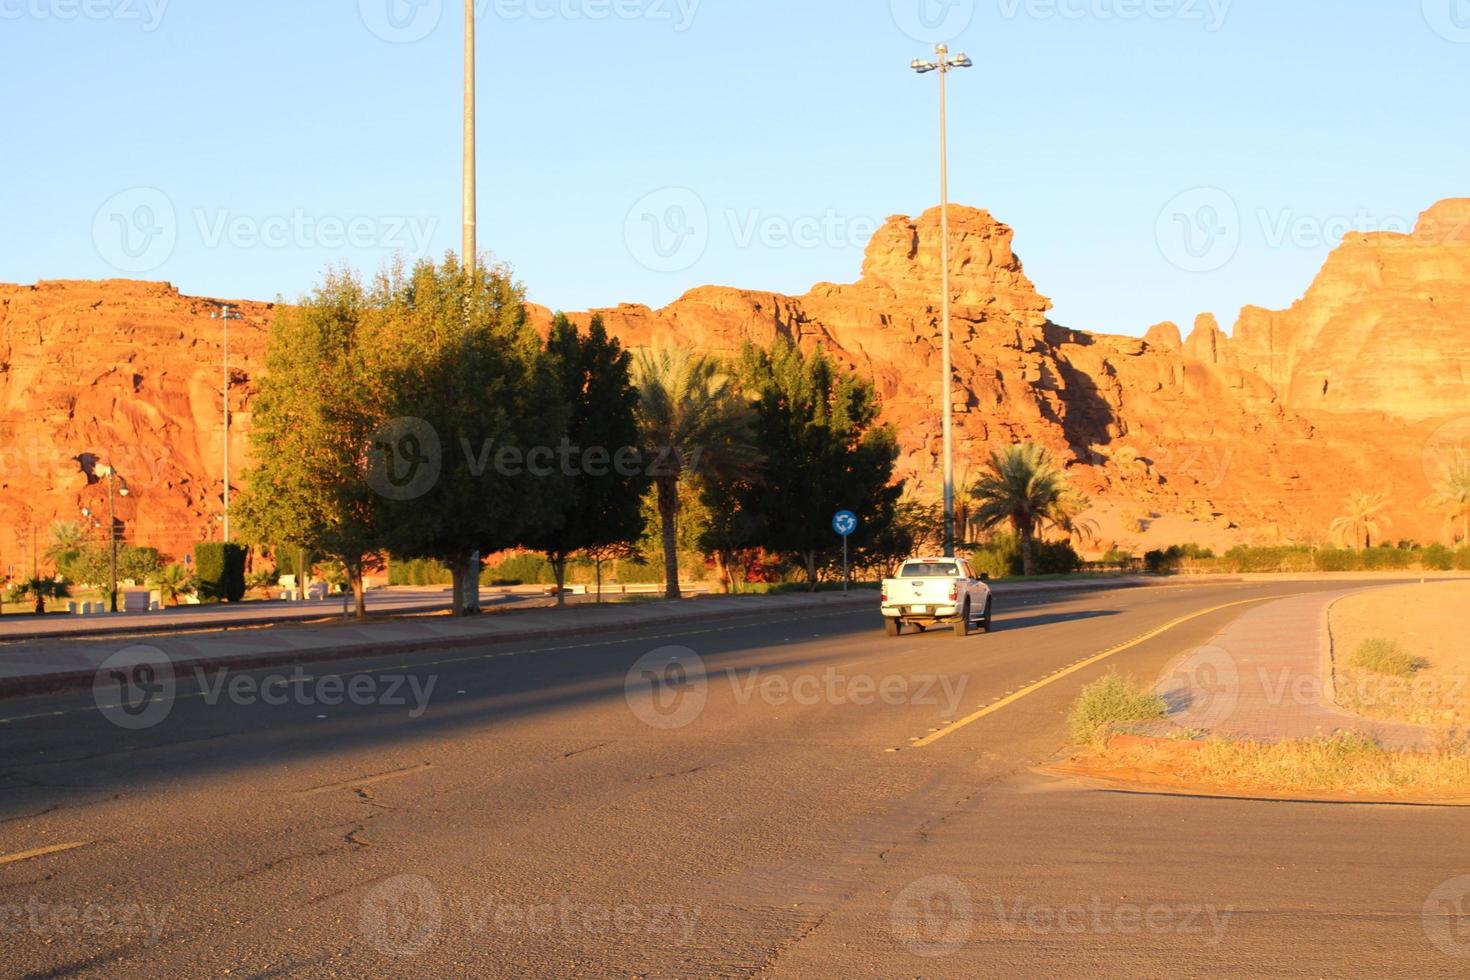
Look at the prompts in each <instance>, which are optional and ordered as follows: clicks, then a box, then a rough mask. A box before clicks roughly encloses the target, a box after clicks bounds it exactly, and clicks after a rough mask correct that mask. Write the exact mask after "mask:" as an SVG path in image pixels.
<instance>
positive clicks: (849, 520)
mask: <svg viewBox="0 0 1470 980" xmlns="http://www.w3.org/2000/svg"><path fill="white" fill-rule="evenodd" d="M857 526H858V519H857V515H856V514H854V513H853V512H852V511H850V510H839V511H838V512H837V516H836V517H834V518H832V530H834V531H836V532H837V533H838V534H840V535H842V536H843V537H844V538H845V537H848V536H850V535H851V534H852V532H854V531H856V530H857Z"/></svg>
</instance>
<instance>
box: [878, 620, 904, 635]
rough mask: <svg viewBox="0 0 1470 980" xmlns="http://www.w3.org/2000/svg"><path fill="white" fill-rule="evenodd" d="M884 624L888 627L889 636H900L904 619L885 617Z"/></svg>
mask: <svg viewBox="0 0 1470 980" xmlns="http://www.w3.org/2000/svg"><path fill="white" fill-rule="evenodd" d="M883 625H884V627H885V628H886V629H887V631H888V635H889V636H898V635H899V634H900V633H902V632H903V620H900V619H885V620H884V621H883Z"/></svg>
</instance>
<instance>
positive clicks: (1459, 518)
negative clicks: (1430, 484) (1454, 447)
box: [1428, 451, 1470, 544]
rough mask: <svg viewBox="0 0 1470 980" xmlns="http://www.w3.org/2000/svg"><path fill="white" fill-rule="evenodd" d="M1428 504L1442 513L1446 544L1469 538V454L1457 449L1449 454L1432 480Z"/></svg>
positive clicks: (1469, 539) (1468, 539)
mask: <svg viewBox="0 0 1470 980" xmlns="http://www.w3.org/2000/svg"><path fill="white" fill-rule="evenodd" d="M1428 505H1429V507H1430V508H1432V509H1434V510H1437V511H1439V512H1440V513H1441V514H1443V515H1444V519H1445V537H1446V538H1448V539H1449V542H1450V544H1455V543H1456V542H1459V541H1470V453H1465V452H1464V451H1461V452H1457V453H1455V454H1454V455H1453V456H1451V457H1450V459H1449V460H1448V462H1447V463H1446V464H1445V465H1444V468H1443V472H1442V473H1440V474H1438V475H1437V478H1436V479H1435V480H1434V495H1433V496H1431V497H1430V498H1429V501H1428ZM1456 524H1458V525H1459V527H1458V528H1456Z"/></svg>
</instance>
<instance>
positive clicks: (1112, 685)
mask: <svg viewBox="0 0 1470 980" xmlns="http://www.w3.org/2000/svg"><path fill="white" fill-rule="evenodd" d="M1168 716H1169V708H1168V705H1167V704H1166V703H1165V702H1164V699H1163V698H1162V697H1160V696H1159V695H1158V694H1156V693H1154V692H1153V691H1151V690H1147V689H1145V688H1143V687H1140V686H1139V685H1138V684H1137V683H1136V682H1134V681H1132V680H1128V679H1126V678H1123V677H1120V676H1119V675H1118V673H1117V672H1116V671H1109V672H1108V673H1107V674H1106V675H1105V676H1103V677H1101V678H1099V679H1098V680H1095V681H1093V682H1092V683H1091V684H1088V685H1087V686H1086V687H1084V688H1083V689H1082V694H1081V695H1080V696H1079V697H1078V698H1077V702H1076V703H1075V704H1074V705H1073V706H1072V713H1071V715H1070V716H1069V717H1068V720H1067V721H1068V725H1069V727H1070V729H1071V732H1072V738H1073V739H1074V740H1075V741H1077V742H1079V743H1081V744H1084V745H1086V744H1092V743H1098V742H1101V741H1104V740H1106V739H1107V737H1108V736H1109V735H1110V734H1112V733H1113V731H1114V730H1115V728H1116V727H1117V726H1119V725H1124V724H1127V723H1129V722H1140V721H1158V720H1161V719H1164V718H1167V717H1168Z"/></svg>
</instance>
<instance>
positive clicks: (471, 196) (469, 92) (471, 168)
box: [460, 0, 476, 269]
mask: <svg viewBox="0 0 1470 980" xmlns="http://www.w3.org/2000/svg"><path fill="white" fill-rule="evenodd" d="M475 255H476V252H475V2H474V0H465V4H464V254H463V255H462V256H460V259H461V261H462V262H463V263H464V266H465V268H467V269H473V268H474V267H475Z"/></svg>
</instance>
